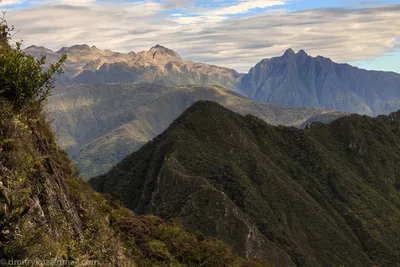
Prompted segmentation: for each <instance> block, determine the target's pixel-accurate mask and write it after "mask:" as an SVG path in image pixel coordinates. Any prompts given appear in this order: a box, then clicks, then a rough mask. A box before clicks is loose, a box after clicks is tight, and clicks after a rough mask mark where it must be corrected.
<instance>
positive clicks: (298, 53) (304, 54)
mask: <svg viewBox="0 0 400 267" xmlns="http://www.w3.org/2000/svg"><path fill="white" fill-rule="evenodd" d="M296 56H297V57H308V54H307V53H306V51H304V50H303V49H300V50H299V52H297V54H296Z"/></svg>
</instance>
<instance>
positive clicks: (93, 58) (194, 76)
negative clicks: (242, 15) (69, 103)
mask: <svg viewBox="0 0 400 267" xmlns="http://www.w3.org/2000/svg"><path fill="white" fill-rule="evenodd" d="M24 51H25V52H26V53H27V54H30V55H33V56H34V57H36V58H40V55H46V56H47V58H48V63H51V62H55V61H56V60H58V59H59V58H60V57H61V55H62V54H67V56H68V59H67V62H66V63H65V64H64V68H65V75H64V76H63V77H62V78H60V79H58V83H59V84H70V83H74V84H76V83H98V82H105V83H119V82H124V83H126V82H129V83H153V84H159V85H166V86H178V85H190V84H204V85H221V86H224V87H227V88H230V89H233V90H237V89H238V88H239V82H240V77H241V74H239V73H237V72H236V71H235V70H231V69H227V68H222V67H218V66H213V65H207V64H203V63H197V62H192V61H185V60H183V59H182V58H181V57H180V56H179V55H178V54H177V53H176V52H174V51H172V50H170V49H168V48H166V47H163V46H161V45H156V46H154V47H152V48H151V49H150V50H148V51H143V52H139V53H135V52H129V53H128V54H123V53H117V52H113V51H111V50H104V51H103V50H100V49H98V48H96V47H95V46H92V47H89V46H88V45H74V46H71V47H63V48H61V49H60V50H59V51H56V52H54V51H52V50H50V49H47V48H45V47H37V46H30V47H28V48H26V49H25V50H24Z"/></svg>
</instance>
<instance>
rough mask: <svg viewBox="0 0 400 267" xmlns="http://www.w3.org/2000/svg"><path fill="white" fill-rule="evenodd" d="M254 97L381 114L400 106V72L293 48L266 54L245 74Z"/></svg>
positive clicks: (243, 81)
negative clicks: (275, 54)
mask: <svg viewBox="0 0 400 267" xmlns="http://www.w3.org/2000/svg"><path fill="white" fill-rule="evenodd" d="M241 86H242V87H241V89H242V91H243V92H244V93H245V94H246V95H247V96H248V97H250V98H251V99H254V100H256V101H260V102H266V103H273V104H278V105H282V106H288V107H304V106H307V107H314V108H327V109H332V110H340V111H346V112H351V113H358V114H367V115H377V114H388V113H390V112H393V111H396V110H398V109H400V74H397V73H394V72H381V71H367V70H363V69H359V68H356V67H352V66H350V65H348V64H337V63H334V62H332V61H331V60H330V59H328V58H324V57H321V56H318V57H316V58H313V57H310V56H309V55H307V54H306V52H304V51H303V50H300V51H299V52H298V53H297V54H295V53H294V51H293V50H291V49H289V50H287V51H286V53H285V54H284V55H283V56H281V57H276V58H271V59H264V60H262V61H261V62H260V63H258V64H257V65H256V66H255V67H253V68H251V70H250V71H249V73H248V74H246V75H245V76H244V77H243V78H242V79H241Z"/></svg>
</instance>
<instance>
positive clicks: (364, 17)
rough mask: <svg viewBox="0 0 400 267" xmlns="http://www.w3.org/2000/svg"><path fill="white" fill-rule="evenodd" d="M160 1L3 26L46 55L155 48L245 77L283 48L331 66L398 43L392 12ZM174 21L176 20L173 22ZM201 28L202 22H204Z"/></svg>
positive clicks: (39, 11) (93, 7)
mask: <svg viewBox="0 0 400 267" xmlns="http://www.w3.org/2000/svg"><path fill="white" fill-rule="evenodd" d="M165 8H166V6H165V3H163V2H145V1H143V2H135V3H118V4H117V3H115V4H102V5H100V4H97V3H94V4H90V5H86V6H79V5H78V6H72V5H70V6H65V5H64V6H46V5H43V6H38V7H35V8H30V9H21V10H11V11H9V12H8V14H7V20H8V22H9V23H10V24H14V25H15V26H16V29H18V30H20V32H19V33H18V35H17V36H16V37H17V38H22V39H23V40H25V42H24V43H25V45H31V44H35V45H43V46H46V47H49V48H51V49H55V50H56V49H59V48H60V47H62V46H70V45H74V44H83V43H87V44H89V45H96V46H97V47H99V48H101V49H111V50H115V51H119V52H128V51H136V52H137V51H141V50H145V49H148V48H150V47H151V46H153V45H155V44H162V45H165V46H167V47H169V48H171V49H174V50H176V51H177V52H178V53H180V54H181V55H182V57H183V58H186V59H189V60H195V61H203V62H208V63H212V64H218V65H223V66H227V67H231V68H236V69H238V70H240V71H247V70H248V69H249V68H250V67H251V66H253V65H254V64H256V63H257V62H259V61H260V60H261V59H262V58H266V57H272V56H278V55H280V54H282V53H283V52H284V50H286V49H287V48H290V47H291V48H293V49H294V50H299V49H304V50H306V51H307V52H308V53H310V54H311V55H314V56H316V55H323V56H326V57H330V58H332V60H335V61H339V62H347V61H356V60H363V59H367V58H371V57H375V56H378V55H382V54H384V53H386V52H389V51H393V50H394V49H396V48H395V44H396V43H397V42H398V41H399V40H400V19H399V18H400V5H393V6H389V7H371V8H360V9H344V8H340V9H314V10H305V11H301V12H295V13H278V14H273V15H271V14H267V15H262V16H253V17H251V18H241V19H238V18H236V19H232V18H230V19H226V20H223V19H222V18H224V16H218V15H214V16H212V15H204V16H197V17H187V16H169V15H166V14H162V12H161V11H163V10H165ZM179 20H180V21H179ZM205 22H207V23H205Z"/></svg>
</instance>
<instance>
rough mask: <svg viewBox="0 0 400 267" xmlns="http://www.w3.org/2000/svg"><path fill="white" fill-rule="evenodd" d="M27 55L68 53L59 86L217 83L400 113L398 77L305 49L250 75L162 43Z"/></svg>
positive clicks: (280, 97)
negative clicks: (148, 46) (144, 47)
mask: <svg viewBox="0 0 400 267" xmlns="http://www.w3.org/2000/svg"><path fill="white" fill-rule="evenodd" d="M25 51H26V52H27V53H28V54H31V55H34V56H36V57H38V56H39V55H40V54H44V55H46V56H47V57H48V59H49V61H50V62H54V61H55V60H57V59H58V58H60V57H61V55H62V54H63V53H66V54H67V55H68V60H67V62H66V64H65V69H66V75H64V76H63V77H62V78H61V79H59V83H61V84H70V83H73V84H77V83H94V82H97V83H100V82H103V83H120V82H125V83H152V84H158V85H165V86H180V85H195V84H201V85H219V86H223V87H225V88H228V89H232V90H234V91H236V92H240V93H241V94H243V95H245V96H247V97H249V98H251V99H253V100H255V101H258V102H265V103H272V104H278V105H281V106H287V107H306V106H307V107H313V108H325V109H331V110H339V111H345V112H351V113H359V114H367V115H378V114H388V113H390V112H393V111H396V110H398V109H400V74H397V73H394V72H381V71H367V70H363V69H359V68H356V67H352V66H350V65H348V64H337V63H334V62H332V61H331V60H330V59H328V58H324V57H321V56H318V57H316V58H314V57H311V56H309V55H307V53H306V52H305V51H303V50H300V51H299V52H298V53H295V52H294V51H293V50H292V49H289V50H287V51H286V52H285V54H284V55H283V56H281V57H276V58H271V59H264V60H262V61H261V62H260V63H258V64H257V65H256V66H255V67H253V68H251V70H250V71H249V73H248V74H240V73H238V72H237V71H235V70H232V69H227V68H222V67H217V66H213V65H207V64H203V63H195V62H192V61H185V60H183V59H182V58H181V57H180V56H179V55H178V54H177V53H176V52H174V51H172V50H170V49H168V48H165V47H163V46H160V45H156V46H154V47H152V48H151V49H150V50H148V51H143V52H139V53H135V52H129V53H127V54H123V53H117V52H112V51H110V50H105V51H103V50H100V49H97V48H96V47H94V46H93V47H89V46H88V45H75V46H72V47H64V48H62V49H60V50H59V51H56V52H54V51H52V50H49V49H46V48H44V47H36V46H31V47H28V48H27V49H25Z"/></svg>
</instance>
